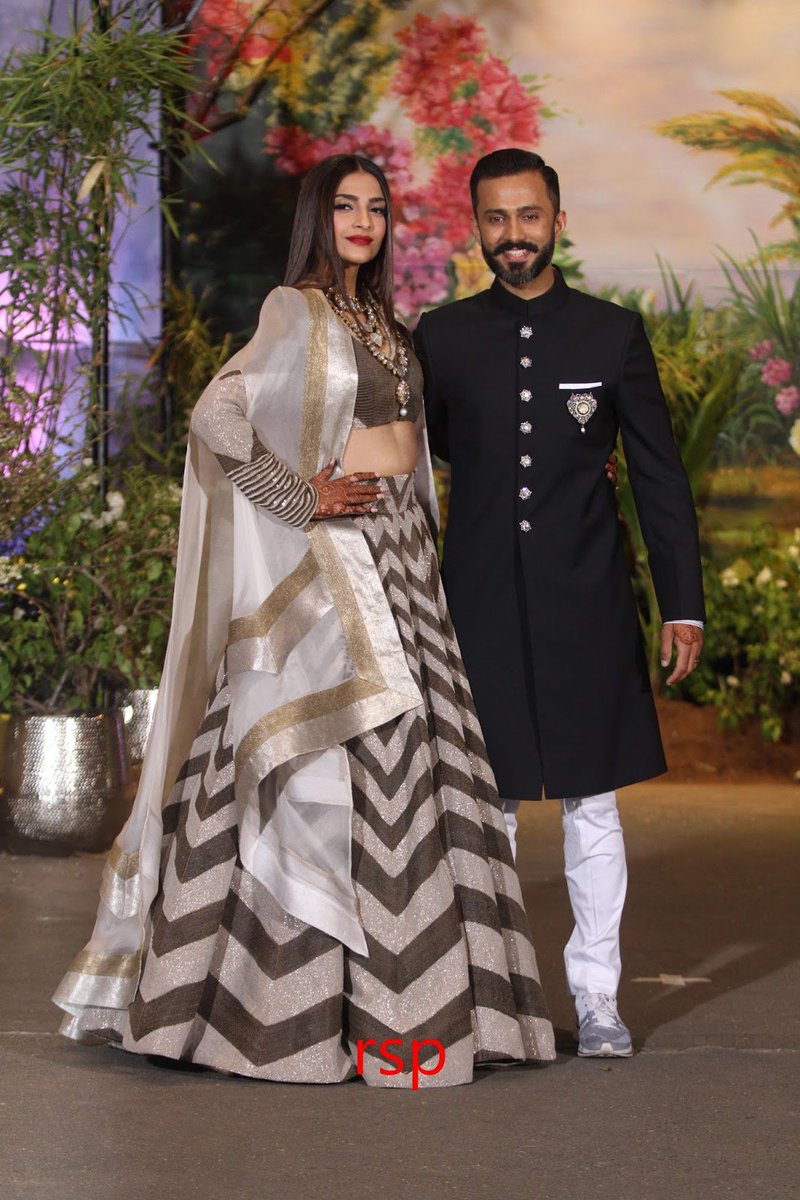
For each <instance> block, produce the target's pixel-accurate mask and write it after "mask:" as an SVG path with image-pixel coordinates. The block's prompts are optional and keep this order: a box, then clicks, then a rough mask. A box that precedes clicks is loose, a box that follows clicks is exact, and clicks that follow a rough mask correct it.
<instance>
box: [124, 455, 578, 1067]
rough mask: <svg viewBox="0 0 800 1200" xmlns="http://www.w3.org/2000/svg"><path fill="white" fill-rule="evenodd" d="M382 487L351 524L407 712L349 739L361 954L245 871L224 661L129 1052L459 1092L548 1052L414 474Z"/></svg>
mask: <svg viewBox="0 0 800 1200" xmlns="http://www.w3.org/2000/svg"><path fill="white" fill-rule="evenodd" d="M384 484H385V487H386V489H387V495H386V499H385V503H384V505H383V506H382V511H381V512H379V513H376V514H370V515H368V516H364V517H360V518H358V519H357V521H356V524H357V525H358V526H359V527H360V528H361V530H362V531H363V533H364V536H365V538H366V541H367V544H368V545H369V547H370V550H371V552H372V555H373V558H374V561H375V564H376V567H377V570H378V572H379V574H380V578H381V581H382V584H383V587H384V590H385V593H386V596H387V598H388V601H389V604H390V606H391V609H392V612H393V613H394V616H395V620H396V622H397V628H398V630H399V633H400V637H401V640H402V644H403V648H404V650H405V653H406V658H407V660H408V664H409V668H410V669H411V671H412V673H413V675H414V678H415V681H416V682H417V684H418V686H419V688H420V691H421V693H422V696H423V698H424V703H423V704H422V705H421V706H420V707H418V708H416V709H413V710H411V711H409V712H406V713H404V714H402V715H401V716H400V717H398V718H396V719H394V720H392V721H389V722H387V723H386V724H385V725H383V726H381V727H380V728H378V729H373V730H370V731H368V732H367V733H365V734H363V735H361V736H359V737H356V738H353V739H352V740H351V741H349V742H348V743H347V747H346V748H347V752H348V758H349V763H350V772H351V779H352V787H353V805H354V811H353V831H352V833H353V847H352V850H353V854H352V859H353V865H352V873H353V882H354V887H355V891H356V896H357V900H358V906H359V913H360V917H361V923H362V926H363V929H364V934H365V938H366V942H367V948H368V954H367V955H360V954H356V953H355V952H354V951H352V950H350V949H349V948H348V947H346V946H343V945H342V943H341V942H339V941H337V940H336V939H334V938H332V937H330V936H329V935H328V934H325V933H322V932H321V931H320V930H318V929H315V928H313V927H311V926H309V925H306V924H304V923H303V922H302V921H300V920H298V919H297V918H295V917H292V916H290V915H289V914H288V913H286V912H285V911H284V910H283V909H282V908H281V907H280V905H279V904H278V903H277V902H276V901H275V900H274V899H273V898H272V896H271V895H270V894H269V892H268V891H267V889H266V888H265V887H263V885H262V884H260V883H259V882H258V881H257V880H256V879H254V878H253V877H252V876H251V875H249V873H248V872H246V871H245V870H244V869H243V868H242V865H241V863H240V861H239V859H238V827H237V817H236V805H235V801H234V795H233V756H232V748H231V743H230V733H229V731H228V721H227V712H228V708H229V705H230V693H229V689H228V683H227V677H226V673H225V664H224V662H223V665H222V667H221V668H220V673H219V675H218V678H217V682H216V686H215V688H214V691H213V694H212V696H211V698H210V701H209V705H208V708H207V712H206V716H205V719H204V721H203V724H202V726H201V728H200V730H199V731H198V733H197V737H196V739H195V742H194V744H193V746H192V751H191V754H190V757H189V759H188V760H187V763H186V764H185V766H184V768H183V771H182V772H181V776H180V778H179V779H178V781H177V783H176V785H175V788H174V789H173V793H172V796H171V798H170V802H169V804H168V805H167V807H166V808H165V811H164V845H163V858H162V875H161V885H160V889H159V893H158V896H157V898H156V901H155V903H154V905H153V908H152V910H151V918H150V923H149V932H148V941H147V946H146V952H145V958H144V965H143V970H142V975H141V980H140V983H139V988H138V991H137V994H136V997H135V1000H134V1002H133V1003H132V1005H131V1006H130V1008H129V1009H128V1011H127V1018H126V1020H125V1022H124V1028H123V1029H122V1031H121V1033H122V1044H123V1046H124V1047H125V1048H126V1049H128V1050H133V1051H136V1052H139V1053H148V1054H159V1055H165V1056H167V1057H170V1058H174V1059H182V1060H185V1061H190V1062H194V1063H200V1064H203V1065H206V1066H209V1067H213V1068H215V1069H217V1070H220V1071H230V1072H235V1073H238V1074H242V1075H249V1076H253V1077H256V1078H261V1079H273V1080H281V1081H290V1082H303V1083H333V1082H339V1081H341V1080H345V1079H348V1078H350V1077H351V1076H353V1075H354V1074H356V1073H360V1074H361V1075H363V1077H364V1079H365V1080H366V1082H367V1083H368V1084H372V1085H375V1086H382V1087H409V1086H412V1085H414V1084H418V1085H419V1086H428V1087H431V1086H447V1085H452V1084H460V1083H468V1082H469V1081H470V1080H471V1079H472V1073H473V1068H474V1065H475V1064H476V1063H484V1062H492V1061H506V1062H508V1061H514V1060H516V1061H526V1060H527V1061H548V1060H550V1059H552V1058H553V1057H554V1056H555V1050H554V1043H553V1030H552V1026H551V1024H550V1021H549V1018H548V1014H547V1007H546V1004H545V1000H544V996H543V994H542V990H541V986H540V983H539V976H538V970H537V966H536V958H535V953H534V949H533V943H532V939H531V934H530V929H529V926H528V920H527V917H526V914H525V909H524V907H523V903H522V896H521V892H520V886H519V880H518V877H517V874H516V871H515V870H514V865H513V861H512V857H511V851H510V846H509V842H508V837H507V834H506V829H505V822H504V819H503V814H502V810H501V807H500V802H499V800H498V797H497V791H496V788H495V784H494V778H493V776H492V773H491V770H490V768H489V765H488V760H487V756H486V749H485V746H484V743H483V738H482V736H481V731H480V726H479V724H478V720H477V717H476V714H475V707H474V704H473V701H472V696H471V694H470V690H469V685H468V683H467V679H466V675H465V673H464V666H463V662H462V660H461V655H460V653H459V650H458V644H457V642H456V639H455V635H454V633H453V628H452V624H451V622H450V618H449V615H448V612H447V607H446V604H445V599H444V593H443V590H442V585H441V580H440V577H439V570H438V563H437V559H436V550H435V547H434V544H433V541H432V538H431V534H430V532H429V530H428V527H427V523H426V521H425V518H424V515H423V513H422V511H421V509H420V507H419V505H418V503H417V501H416V499H415V497H414V492H413V480H412V477H411V476H394V477H390V478H389V479H387V480H385V481H384ZM440 1046H441V1047H443V1052H442V1051H441V1050H440V1049H439V1047H440ZM442 1058H443V1063H442V1062H441V1060H442ZM420 1064H421V1070H422V1071H424V1070H426V1069H428V1070H430V1071H431V1072H433V1071H435V1072H436V1073H431V1074H422V1073H420V1071H419V1070H417V1069H416V1068H417V1067H419V1066H420Z"/></svg>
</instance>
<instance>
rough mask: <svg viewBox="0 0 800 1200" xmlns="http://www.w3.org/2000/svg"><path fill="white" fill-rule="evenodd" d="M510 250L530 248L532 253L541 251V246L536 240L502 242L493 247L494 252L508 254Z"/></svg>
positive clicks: (494, 253)
mask: <svg viewBox="0 0 800 1200" xmlns="http://www.w3.org/2000/svg"><path fill="white" fill-rule="evenodd" d="M509 250H529V251H530V252H531V254H538V253H539V247H538V246H537V245H536V243H535V242H501V243H500V245H499V246H495V247H494V248H493V249H492V254H493V255H498V254H507V253H508V251H509Z"/></svg>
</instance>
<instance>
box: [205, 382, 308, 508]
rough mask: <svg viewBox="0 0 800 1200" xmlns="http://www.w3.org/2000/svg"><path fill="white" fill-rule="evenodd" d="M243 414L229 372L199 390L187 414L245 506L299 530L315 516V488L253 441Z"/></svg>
mask: <svg viewBox="0 0 800 1200" xmlns="http://www.w3.org/2000/svg"><path fill="white" fill-rule="evenodd" d="M246 411H247V392H246V389H245V383H244V379H243V378H242V374H241V372H240V371H232V372H231V373H230V374H228V375H223V376H222V377H221V378H220V379H217V380H215V381H214V382H213V383H212V384H210V385H209V386H208V387H207V388H206V390H205V391H204V392H203V395H202V396H201V397H200V399H199V401H198V402H197V404H196V406H195V409H194V412H193V413H192V423H191V427H192V432H193V433H195V434H196V435H197V437H199V438H200V440H201V441H203V442H205V444H206V445H207V446H208V448H209V449H210V450H211V451H212V452H213V454H214V455H215V456H216V458H217V461H218V462H219V464H220V466H221V467H222V469H223V471H224V472H225V474H226V475H227V476H228V478H229V479H230V481H231V483H233V484H235V485H236V487H238V488H239V490H240V491H241V492H242V493H243V494H244V495H245V496H246V497H247V499H248V500H250V501H251V503H253V504H257V505H258V506H259V507H260V508H264V509H266V510H267V512H270V513H272V515H273V516H275V517H279V518H280V519H281V520H282V521H285V522H286V524H287V525H293V526H295V528H297V529H302V528H304V527H305V526H306V525H307V524H308V523H309V521H310V520H311V518H312V517H313V515H314V513H315V512H316V509H317V504H318V502H319V496H318V493H317V490H316V488H315V487H313V486H312V485H311V484H310V483H308V482H307V480H305V479H303V478H301V476H300V475H297V474H296V473H295V472H294V471H292V470H291V469H290V468H289V467H287V465H286V463H285V462H283V460H282V459H280V458H278V456H277V455H276V454H274V453H273V451H272V450H270V448H269V447H268V446H265V445H264V444H263V442H261V441H260V440H259V438H258V436H257V434H256V432H255V430H254V429H253V427H252V425H251V424H250V422H249V421H248V420H247V417H246V415H245V413H246Z"/></svg>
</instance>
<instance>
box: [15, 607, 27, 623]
mask: <svg viewBox="0 0 800 1200" xmlns="http://www.w3.org/2000/svg"><path fill="white" fill-rule="evenodd" d="M12 616H13V618H14V620H15V621H20V620H22V618H23V617H24V616H25V609H24V608H15V609H14V612H13V613H12Z"/></svg>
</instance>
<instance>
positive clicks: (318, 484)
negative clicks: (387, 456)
mask: <svg viewBox="0 0 800 1200" xmlns="http://www.w3.org/2000/svg"><path fill="white" fill-rule="evenodd" d="M335 466H336V462H335V460H332V461H331V462H329V463H328V465H327V467H323V468H322V470H321V471H320V472H319V474H318V475H315V476H314V478H313V479H312V480H311V483H312V484H313V485H314V487H315V488H316V489H317V493H318V495H319V502H318V504H317V510H316V512H315V513H314V516H313V518H312V519H313V520H314V521H319V520H324V519H325V518H326V517H361V516H363V515H364V513H368V512H377V511H378V509H377V503H378V501H379V500H380V499H381V498H382V496H383V489H382V488H381V485H380V483H378V480H379V479H380V476H379V475H375V474H374V472H372V471H356V472H355V473H354V474H353V475H343V476H342V478H341V479H331V475H332V474H333V469H334V467H335Z"/></svg>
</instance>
